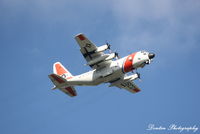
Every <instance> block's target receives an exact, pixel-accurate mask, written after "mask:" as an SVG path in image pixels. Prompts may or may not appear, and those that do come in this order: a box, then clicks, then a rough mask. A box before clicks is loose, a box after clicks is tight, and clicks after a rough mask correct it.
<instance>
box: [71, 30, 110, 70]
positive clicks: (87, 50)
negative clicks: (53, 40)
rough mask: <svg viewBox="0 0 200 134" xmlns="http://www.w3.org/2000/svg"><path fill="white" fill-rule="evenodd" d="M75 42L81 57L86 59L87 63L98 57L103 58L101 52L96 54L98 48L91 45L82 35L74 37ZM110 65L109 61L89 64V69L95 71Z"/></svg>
mask: <svg viewBox="0 0 200 134" xmlns="http://www.w3.org/2000/svg"><path fill="white" fill-rule="evenodd" d="M75 40H76V41H77V43H78V44H79V46H80V51H81V53H82V55H83V57H84V58H85V59H86V61H87V62H88V63H90V62H91V61H95V60H96V59H99V58H100V57H102V56H104V53H103V52H97V51H96V50H97V49H98V47H97V46H96V45H95V44H93V43H92V42H91V41H90V40H89V39H88V38H87V37H86V36H85V35H84V34H81V33H80V34H78V35H76V36H75ZM109 63H110V61H109V60H108V61H101V62H98V63H95V64H91V65H90V67H91V68H93V69H96V68H97V67H102V66H106V65H108V64H109Z"/></svg>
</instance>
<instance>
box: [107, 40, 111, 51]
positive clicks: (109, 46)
mask: <svg viewBox="0 0 200 134" xmlns="http://www.w3.org/2000/svg"><path fill="white" fill-rule="evenodd" d="M106 45H107V46H108V48H107V49H109V53H112V50H111V49H110V48H111V45H110V44H109V43H108V42H107V41H106Z"/></svg>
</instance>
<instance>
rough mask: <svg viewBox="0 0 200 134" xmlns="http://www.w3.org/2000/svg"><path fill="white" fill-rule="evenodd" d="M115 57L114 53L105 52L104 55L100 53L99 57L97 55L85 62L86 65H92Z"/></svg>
mask: <svg viewBox="0 0 200 134" xmlns="http://www.w3.org/2000/svg"><path fill="white" fill-rule="evenodd" d="M115 57H116V53H111V54H105V55H102V56H101V57H98V58H96V59H94V60H91V61H90V62H88V63H87V65H90V66H91V65H94V64H97V63H100V62H102V61H108V60H111V59H113V58H115Z"/></svg>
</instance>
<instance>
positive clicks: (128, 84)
mask: <svg viewBox="0 0 200 134" xmlns="http://www.w3.org/2000/svg"><path fill="white" fill-rule="evenodd" d="M111 85H112V86H116V87H118V88H123V89H126V90H128V91H129V92H131V93H137V92H140V91H141V90H140V88H139V87H138V86H137V85H136V84H135V83H134V82H133V81H124V80H123V81H119V82H116V83H111Z"/></svg>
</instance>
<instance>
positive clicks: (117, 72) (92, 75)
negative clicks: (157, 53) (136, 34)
mask: <svg viewBox="0 0 200 134" xmlns="http://www.w3.org/2000/svg"><path fill="white" fill-rule="evenodd" d="M149 55H150V53H148V52H145V51H139V52H135V53H132V54H130V55H128V56H126V57H123V58H121V59H118V60H115V61H111V62H110V64H109V65H108V66H105V67H103V68H100V69H98V70H97V69H94V70H91V71H89V72H86V73H83V74H80V75H77V76H74V77H72V78H70V79H68V80H67V81H68V84H70V85H79V86H81V85H88V86H93V85H98V84H101V83H106V82H113V81H116V80H118V79H120V78H121V77H124V75H125V73H128V72H130V71H133V70H134V69H137V68H140V67H144V66H145V65H146V64H149V63H150V61H151V57H149Z"/></svg>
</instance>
